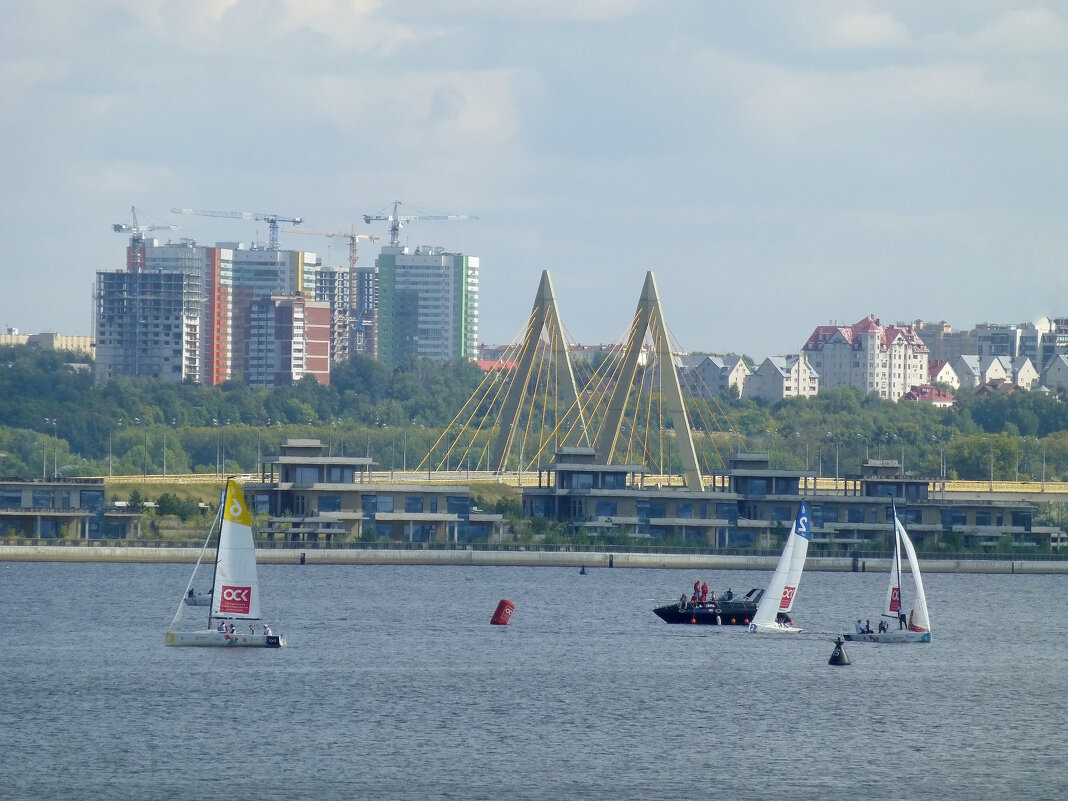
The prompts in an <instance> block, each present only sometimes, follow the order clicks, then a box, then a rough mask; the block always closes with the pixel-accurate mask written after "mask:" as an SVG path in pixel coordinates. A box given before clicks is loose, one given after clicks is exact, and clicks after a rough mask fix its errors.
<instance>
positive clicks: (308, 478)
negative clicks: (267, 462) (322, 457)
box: [293, 466, 319, 486]
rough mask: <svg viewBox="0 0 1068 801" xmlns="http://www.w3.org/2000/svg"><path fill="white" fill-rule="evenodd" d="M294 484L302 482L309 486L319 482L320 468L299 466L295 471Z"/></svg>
mask: <svg viewBox="0 0 1068 801" xmlns="http://www.w3.org/2000/svg"><path fill="white" fill-rule="evenodd" d="M293 475H294V480H293V483H294V484H301V485H303V486H307V485H308V484H317V483H318V482H319V468H318V467H301V466H298V467H297V468H296V470H294V471H293Z"/></svg>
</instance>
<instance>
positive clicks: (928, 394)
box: [901, 384, 957, 408]
mask: <svg viewBox="0 0 1068 801" xmlns="http://www.w3.org/2000/svg"><path fill="white" fill-rule="evenodd" d="M901 400H904V401H914V402H915V403H929V404H931V405H932V406H938V407H940V408H949V407H950V406H952V405H953V404H954V403H956V401H957V398H956V396H954V394H953V393H952V392H950V391H949V390H948V389H939V388H938V387H932V386H931V385H930V384H927V385H924V386H920V387H912V389H910V390H909V391H908V392H906V393H905V394H904V395H902V396H901Z"/></svg>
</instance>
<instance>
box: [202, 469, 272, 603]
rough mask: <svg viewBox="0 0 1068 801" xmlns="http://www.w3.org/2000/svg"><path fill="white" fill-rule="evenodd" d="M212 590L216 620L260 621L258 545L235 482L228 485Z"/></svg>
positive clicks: (231, 480) (247, 511)
mask: <svg viewBox="0 0 1068 801" xmlns="http://www.w3.org/2000/svg"><path fill="white" fill-rule="evenodd" d="M213 587H214V589H213V591H212V598H211V616H212V617H213V618H226V619H228V620H259V619H260V588H259V583H258V582H257V580H256V543H255V541H254V540H253V538H252V515H251V514H250V513H249V510H248V506H247V505H246V503H245V494H244V493H243V492H242V491H241V487H240V486H239V485H238V483H237V482H236V481H234V480H233V479H230V480H229V481H227V482H226V498H225V499H224V500H223V521H222V530H221V532H220V534H219V554H218V557H217V559H216V561H215V582H214V584H213Z"/></svg>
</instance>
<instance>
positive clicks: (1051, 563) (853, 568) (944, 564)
mask: <svg viewBox="0 0 1068 801" xmlns="http://www.w3.org/2000/svg"><path fill="white" fill-rule="evenodd" d="M200 551H201V549H200V548H199V547H167V546H141V545H137V546H131V545H109V544H103V543H97V542H85V541H82V542H81V543H80V544H74V543H70V544H56V545H52V544H49V545H44V544H17V545H11V544H6V545H0V562H133V563H137V562H144V563H176V564H178V563H181V564H185V563H188V564H192V563H195V562H196V560H197V557H198V556H199V555H200ZM778 559H779V556H778V554H715V553H652V552H641V553H635V552H631V551H625V550H620V551H612V550H596V551H582V550H575V549H574V548H563V549H561V548H558V547H554V548H551V549H550V548H545V549H538V548H536V547H529V548H486V547H484V546H482V547H479V546H463V545H459V546H454V547H448V548H441V547H418V546H417V547H407V548H381V547H369V548H333V547H331V548H314V547H312V548H307V547H304V548H272V547H267V548H257V550H256V561H257V562H258V563H259V564H266V565H272V564H288V565H306V566H307V565H440V566H448V565H466V566H487V567H491V566H524V567H568V568H576V569H577V568H579V567H582V566H585V567H587V568H621V569H625V568H668V569H691V568H692V569H712V570H774V569H775V565H776V563H777V562H778ZM920 562H921V564H922V565H923V571H924V572H925V573H1012V574H1015V573H1022V574H1068V559H1058V558H1050V559H1043V558H1040V557H1037V556H1029V557H1028V558H1026V559H1024V558H1010V557H1008V556H1004V555H997V556H987V557H984V556H982V555H974V556H972V555H965V554H960V555H955V556H953V557H943V556H939V557H937V558H926V557H924V555H923V554H921V555H920ZM805 569H806V570H817V571H825V572H884V573H885V572H887V571H889V569H890V559H889V558H884V557H874V558H870V557H861V556H857V557H854V556H819V555H812V554H810V555H809V557H808V559H807V560H806V562H805Z"/></svg>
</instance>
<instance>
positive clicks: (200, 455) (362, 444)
mask: <svg viewBox="0 0 1068 801" xmlns="http://www.w3.org/2000/svg"><path fill="white" fill-rule="evenodd" d="M483 378H484V375H483V373H482V371H481V370H480V369H479V368H478V366H477V365H475V364H472V363H469V362H454V363H449V364H444V365H441V364H437V363H434V362H431V361H427V360H421V361H416V362H411V363H408V364H405V365H402V366H400V367H397V368H395V369H390V368H386V367H384V366H383V365H381V364H379V363H378V362H375V361H374V360H373V359H370V358H367V357H361V356H355V357H352V358H350V359H348V360H347V361H345V362H342V363H340V364H337V365H334V367H333V368H332V374H331V383H330V386H326V387H324V386H321V385H320V384H319V383H318V382H316V381H315V380H314V379H313V378H310V377H309V378H305V379H303V380H301V381H298V382H296V383H294V384H292V385H291V386H287V387H281V388H277V389H270V390H268V389H264V388H256V387H249V386H246V385H244V384H242V383H240V382H238V381H229V382H226V383H224V384H221V385H219V386H206V385H201V384H195V383H173V382H165V381H154V380H150V379H144V378H118V379H114V380H111V381H108V382H105V383H102V384H96V383H94V381H93V377H92V371H91V364H89V361H88V358H87V357H85V356H84V355H83V356H79V355H77V354H73V353H62V352H51V351H36V350H33V349H31V348H28V347H25V346H15V347H5V348H0V391H2V393H3V394H2V397H3V398H4V402H3V403H2V404H0V475H5V476H12V477H16V476H18V477H34V476H51V475H61V476H82V475H109V474H114V475H132V474H140V473H146V474H152V475H159V474H162V473H168V474H170V473H175V474H177V473H227V472H251V471H254V470H255V469H256V468H257V466H258V464H259V463H260V462H261V460H262V459H264V458H267V457H269V456H270V455H272V454H277V453H278V447H279V445H280V443H281V442H282V440H283V439H285V438H289V437H316V438H319V439H321V440H322V441H323V442H324V443H325V444H326V445H327V447H328V448H329V449H330V451H331V452H333V453H345V454H349V455H359V456H364V455H366V456H370V457H371V458H372V459H374V461H375V462H376V464H377V465H379V467H380V468H381V469H391V468H396V469H413V468H414V467H415V466H416V465H418V464H419V463H420V462H421V460H422V459H423V457H425V456H426V455H427V453H428V452H429V450H430V448H431V446H432V445H433V443H434V442H435V440H436V438H437V436H438V434H439V433H440V432H441V431H442V430H443V429H444V428H445V427H446V426H447V425H448V424H449V423H450V421H451V420H452V419H453V417H454V416H455V414H456V412H457V411H458V410H459V409H461V408H462V407H463V405H464V403H465V402H466V401H467V400H468V399H469V398H470V397H471V396H472V395H473V394H474V393H475V391H476V389H477V388H478V387H479V385H480V383H481V382H482V380H483ZM698 402H699V401H696V400H695V401H692V403H698ZM700 402H702V403H703V402H704V401H700ZM712 405H713V406H714V407H715V408H714V414H715V417H716V419H717V420H718V423H717V428H716V429H715V430H699V431H697V432H696V433H695V445H696V447H697V450H698V452H699V458H700V461H701V464H702V467H703V468H704V469H707V470H714V469H719V468H720V467H722V465H723V464H725V459H726V454H727V453H728V452H729V451H732V450H737V449H747V450H751V451H759V452H766V453H768V454H769V455H770V457H771V462H772V466H773V467H776V468H780V469H799V470H809V471H811V472H813V473H816V474H818V475H823V476H834V475H839V476H841V477H847V476H855V475H858V474H859V472H860V469H861V464H862V462H863V461H864V460H866V459H894V460H898V461H900V462H902V463H903V466H904V471H905V472H906V473H907V474H909V475H914V476H922V477H931V478H934V477H937V476H942V475H945V476H946V477H947V478H950V479H967V480H988V479H992V480H995V481H999V480H1000V481H1012V480H1033V481H1040V480H1043V479H1044V480H1061V479H1068V405H1066V404H1065V403H1063V402H1061V401H1059V400H1057V399H1056V398H1055V397H1052V396H1050V395H1047V394H1045V393H1041V392H1016V393H1012V394H992V395H988V396H982V397H980V396H976V395H973V394H971V393H968V392H964V393H961V394H960V395H959V396H958V402H957V405H956V406H955V407H953V408H947V409H940V408H935V407H933V406H930V405H928V404H922V403H910V402H898V403H894V402H891V401H887V400H883V399H880V398H878V397H876V396H874V395H867V396H865V395H864V394H862V393H860V392H858V391H856V390H853V389H849V388H836V389H830V390H823V391H821V392H820V394H819V395H818V396H817V397H815V398H791V399H785V400H781V401H776V402H770V403H760V402H755V401H752V400H748V399H739V398H737V397H724V398H717V399H714V400H713V401H712ZM691 417H692V419H695V420H704V419H706V418H707V417H708V415H706V414H705V413H703V412H702V413H696V412H694V413H693V414H692V415H691ZM450 466H451V467H452V468H454V469H457V468H459V469H462V468H463V466H464V465H463V464H460V463H457V464H452V465H450ZM467 466H468V467H470V468H471V469H476V466H475V465H467ZM671 466H672V467H673V468H674V467H677V466H678V465H677V464H676V460H672V462H671Z"/></svg>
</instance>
